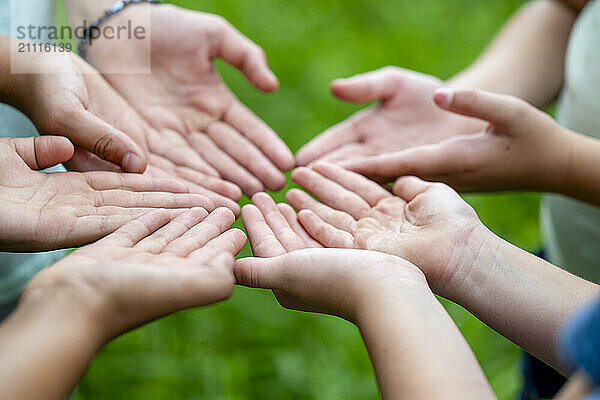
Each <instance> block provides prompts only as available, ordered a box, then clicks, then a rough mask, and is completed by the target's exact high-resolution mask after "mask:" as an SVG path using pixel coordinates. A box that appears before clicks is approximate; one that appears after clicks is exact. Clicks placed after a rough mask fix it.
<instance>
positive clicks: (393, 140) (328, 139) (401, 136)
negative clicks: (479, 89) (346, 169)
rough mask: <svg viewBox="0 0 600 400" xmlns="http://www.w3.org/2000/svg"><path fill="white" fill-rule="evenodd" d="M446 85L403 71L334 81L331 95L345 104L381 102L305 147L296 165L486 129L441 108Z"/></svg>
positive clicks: (395, 69) (376, 152) (388, 69)
mask: <svg viewBox="0 0 600 400" xmlns="http://www.w3.org/2000/svg"><path fill="white" fill-rule="evenodd" d="M441 85H442V81H440V80H439V79H438V78H436V77H433V76H430V75H424V74H420V73H417V72H414V71H410V70H406V69H403V68H399V67H385V68H382V69H379V70H377V71H372V72H368V73H365V74H360V75H356V76H353V77H351V78H347V79H338V80H336V81H334V82H333V83H332V84H331V91H332V93H333V94H334V96H336V97H337V98H339V99H340V100H343V101H347V102H351V103H365V102H369V101H374V100H377V101H380V102H381V103H379V104H377V105H375V106H373V107H370V108H367V109H365V110H363V111H360V112H358V113H356V114H355V115H353V116H352V117H350V118H349V119H347V120H346V121H343V122H341V123H339V124H337V125H335V126H333V127H331V128H329V129H327V130H326V131H325V132H323V133H321V134H320V135H319V136H317V137H316V138H315V139H313V140H312V141H311V142H309V143H308V144H306V145H305V146H304V147H303V148H302V149H300V151H299V152H298V154H297V163H298V164H299V165H307V164H309V163H311V162H313V161H315V160H318V159H322V160H327V161H331V162H338V161H343V160H352V159H355V158H356V157H366V156H374V155H379V154H383V153H389V152H392V151H398V150H403V149H407V148H410V147H413V146H417V145H423V144H429V143H437V142H439V141H441V140H443V139H446V138H448V137H452V136H454V135H457V134H464V133H470V132H475V131H477V130H479V129H481V128H482V127H484V126H485V125H484V124H482V123H481V122H479V121H477V120H473V119H469V118H465V117H462V116H459V115H456V114H452V113H449V112H446V111H443V110H440V109H439V108H437V107H436V106H435V104H434V103H433V101H432V97H433V93H434V91H435V90H436V89H437V88H439V87H441Z"/></svg>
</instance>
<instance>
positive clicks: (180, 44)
mask: <svg viewBox="0 0 600 400" xmlns="http://www.w3.org/2000/svg"><path fill="white" fill-rule="evenodd" d="M68 3H70V4H69V7H70V10H71V11H70V14H71V20H72V22H75V21H80V20H81V19H82V18H85V17H88V20H92V19H94V18H96V16H97V15H99V14H100V13H101V12H103V11H104V10H105V9H106V8H108V6H109V5H110V4H106V2H74V1H72V2H68ZM143 13H146V14H148V13H149V15H150V20H151V22H152V24H151V27H148V31H151V42H150V43H148V46H150V49H151V57H150V58H151V62H150V73H149V74H143V75H140V74H135V73H119V74H111V73H110V71H115V70H116V71H121V72H128V71H131V70H136V69H139V68H142V69H143V67H144V63H145V62H146V61H147V58H146V55H147V54H146V51H145V50H147V48H146V47H145V46H143V45H140V43H138V41H136V40H105V39H100V40H97V41H96V42H95V43H94V44H93V45H92V46H90V48H89V49H88V59H89V61H90V62H91V63H92V64H93V65H94V66H96V67H97V68H98V69H99V70H100V71H103V72H104V75H105V77H106V79H107V80H108V81H109V82H110V83H111V84H112V85H113V87H115V89H116V90H117V91H119V93H120V94H121V95H122V96H123V97H124V98H125V99H126V100H127V101H128V102H129V103H130V104H132V105H133V106H134V107H135V108H136V110H137V111H138V112H139V113H140V114H141V115H142V116H143V117H144V118H145V119H146V120H147V121H148V122H149V123H150V125H151V126H152V127H153V128H154V129H155V130H156V131H158V132H159V135H161V136H162V137H161V139H160V140H162V141H163V142H165V143H168V144H169V145H167V146H166V147H165V148H168V147H169V146H174V145H177V149H178V150H179V151H180V152H184V153H185V154H186V156H185V157H186V159H185V160H184V159H181V158H180V159H177V160H174V159H173V158H171V161H173V162H174V163H175V164H177V165H180V166H183V167H187V168H190V169H193V170H197V171H199V172H202V173H206V174H211V175H214V176H220V177H222V178H223V179H225V180H228V181H231V182H233V183H235V184H237V185H238V186H240V187H241V188H242V190H243V191H244V192H245V193H246V194H249V195H252V194H254V193H256V192H259V191H262V190H264V189H265V188H266V189H270V190H279V189H281V188H282V187H283V185H284V184H285V177H284V176H283V174H282V173H281V171H282V170H289V169H291V168H292V167H293V165H294V158H293V156H292V154H291V152H290V151H289V149H288V148H287V146H286V145H285V144H284V143H283V141H282V140H281V139H280V138H279V137H278V136H277V135H276V134H275V133H274V132H273V131H272V130H271V128H269V127H268V126H267V125H266V124H265V123H264V122H263V121H261V120H260V119H259V118H258V117H257V116H256V115H254V114H253V113H252V112H251V111H250V110H249V109H248V108H246V107H245V106H244V105H243V104H242V103H241V102H240V101H239V100H238V99H237V98H236V97H235V96H234V94H233V93H231V91H230V90H229V89H228V88H227V86H225V84H224V83H223V81H222V80H221V78H220V77H219V75H218V73H217V71H216V69H215V67H214V64H213V60H214V59H215V58H221V59H223V60H224V61H225V62H227V63H229V64H230V65H232V66H234V67H236V68H237V69H239V70H240V71H241V72H242V73H243V74H244V76H245V77H246V78H247V79H248V80H249V81H250V82H251V83H252V84H253V85H254V86H256V87H257V88H258V89H259V90H262V91H265V92H272V91H274V90H276V89H277V87H278V81H277V79H276V78H275V76H274V75H273V73H272V72H271V71H270V69H269V67H268V66H267V63H266V57H265V54H264V51H263V50H262V49H261V48H259V47H258V46H257V45H256V44H254V43H253V42H251V41H250V40H248V39H247V38H246V37H244V36H243V35H242V34H241V33H240V32H238V31H237V30H235V28H233V27H232V26H231V25H230V24H229V23H228V22H227V21H225V20H224V19H223V18H221V17H219V16H216V15H211V14H205V13H199V12H194V11H188V10H184V9H182V8H178V7H175V6H171V5H161V6H159V7H155V6H148V5H136V6H132V7H128V9H126V10H124V11H123V12H122V13H119V14H118V15H116V16H114V17H113V18H112V23H114V24H115V25H118V24H119V23H123V22H126V21H127V20H130V19H132V20H134V21H136V15H142V14H143ZM90 16H91V17H90ZM142 19H143V18H142ZM137 22H139V24H140V25H143V21H141V20H140V18H138V21H137Z"/></svg>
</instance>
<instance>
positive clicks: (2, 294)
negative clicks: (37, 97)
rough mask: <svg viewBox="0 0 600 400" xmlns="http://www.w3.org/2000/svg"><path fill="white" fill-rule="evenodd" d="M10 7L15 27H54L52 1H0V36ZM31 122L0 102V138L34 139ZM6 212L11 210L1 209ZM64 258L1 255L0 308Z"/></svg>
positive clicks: (56, 254) (61, 253)
mask: <svg viewBox="0 0 600 400" xmlns="http://www.w3.org/2000/svg"><path fill="white" fill-rule="evenodd" d="M11 6H12V7H13V8H12V14H13V15H14V18H13V20H12V23H13V24H17V25H16V26H19V25H23V26H28V25H29V24H33V25H36V26H37V25H42V26H50V25H53V24H54V0H12V1H9V0H0V35H3V36H10V23H11ZM37 135H38V132H37V130H36V129H35V126H34V125H33V123H31V121H30V120H29V119H28V118H27V117H26V116H25V115H24V114H23V113H21V112H19V111H18V110H15V109H14V108H12V107H10V106H8V105H6V104H1V103H0V136H10V137H23V136H37ZM0 212H2V213H9V212H10V210H1V211H0ZM65 255H66V252H64V251H58V252H51V253H38V254H13V253H0V306H1V305H5V304H9V303H13V302H14V301H15V300H16V299H17V298H18V296H19V294H20V293H21V291H22V290H23V287H24V286H25V285H26V284H27V282H28V281H29V280H30V279H31V278H32V277H33V275H35V274H36V273H37V272H38V271H40V270H42V269H43V268H46V267H48V266H50V265H52V264H54V263H55V262H56V261H58V260H59V259H61V258H62V257H64V256H65Z"/></svg>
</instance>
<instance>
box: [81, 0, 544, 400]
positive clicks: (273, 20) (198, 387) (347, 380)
mask: <svg viewBox="0 0 600 400" xmlns="http://www.w3.org/2000/svg"><path fill="white" fill-rule="evenodd" d="M176 3H177V4H180V5H182V6H184V7H188V8H195V9H198V10H204V11H208V12H215V13H218V14H221V15H223V16H225V17H226V18H227V19H229V20H230V21H231V22H232V23H233V24H234V25H235V26H237V27H238V28H239V29H240V30H241V31H242V32H243V33H245V34H246V35H248V36H249V37H250V38H252V39H253V40H255V41H256V42H258V43H259V44H260V45H261V46H263V47H264V49H265V50H266V51H267V54H268V55H269V61H270V64H271V66H272V67H273V70H274V71H275V72H276V74H277V75H278V76H279V78H280V80H281V84H282V85H281V86H282V87H281V89H280V90H279V92H277V93H276V94H273V95H269V96H266V95H263V94H259V93H257V92H256V91H254V90H253V89H252V88H251V87H250V85H248V84H247V83H246V82H245V81H244V80H243V78H242V77H241V76H240V75H239V74H238V73H237V72H235V71H233V70H232V69H231V68H229V67H227V66H224V65H223V64H222V63H220V64H219V68H220V70H221V71H222V74H223V76H224V78H225V80H226V81H227V82H228V83H229V84H230V86H231V87H232V89H233V90H234V91H235V92H236V93H237V94H238V95H239V97H240V98H241V99H242V100H243V101H244V102H245V103H246V104H248V105H249V106H250V107H251V108H252V109H253V110H255V111H256V112H257V114H258V115H260V116H261V117H262V118H264V119H265V121H267V122H268V123H269V124H270V125H271V126H272V127H273V128H274V129H275V130H276V131H277V132H278V133H279V134H280V135H281V136H282V137H283V138H284V140H285V141H286V142H287V143H288V144H289V145H290V147H291V148H292V150H294V151H296V150H297V149H298V148H299V147H300V146H301V145H302V144H304V143H305V142H307V141H308V140H309V139H310V138H312V137H313V136H315V135H316V134H317V133H319V132H320V131H322V130H323V129H325V128H326V127H328V126H330V125H331V124H334V123H336V122H338V121H340V120H342V119H344V118H346V117H347V116H349V115H350V114H351V113H353V112H354V111H356V110H357V109H359V108H360V107H359V106H353V105H348V104H343V103H341V102H339V101H336V100H335V99H333V97H332V96H331V95H330V94H329V93H328V84H329V82H330V81H331V80H332V79H334V78H336V77H340V76H349V75H352V74H355V73H359V72H364V71H368V70H372V69H376V68H379V67H382V66H384V65H389V64H393V65H400V66H404V67H408V68H412V69H417V70H420V71H424V72H427V73H432V74H435V75H438V76H440V77H442V78H447V77H449V76H451V75H453V74H454V73H456V72H457V71H459V70H461V69H462V68H464V67H466V66H467V65H468V64H469V63H470V62H471V61H472V60H473V59H474V58H475V57H476V56H477V54H478V53H479V52H480V51H481V50H482V49H483V47H484V46H485V44H486V43H487V42H488V41H489V40H490V38H491V37H492V36H493V35H494V33H495V32H496V31H497V30H498V28H499V27H500V26H501V25H502V24H503V22H504V21H505V20H506V19H507V18H508V16H509V15H510V14H511V13H512V12H513V11H514V10H515V9H516V8H517V7H518V6H519V4H520V3H521V1H520V0H487V1H475V0H455V1H452V2H449V1H446V0H423V1H419V2H416V1H409V0H380V1H377V2H374V1H366V0H302V1H300V0H219V1H216V0H214V1H196V0H194V1H193V0H187V1H184V0H181V1H177V2H176ZM282 193H283V192H281V193H278V194H276V198H278V199H280V200H282V199H283V197H282ZM467 199H468V201H469V202H471V204H473V205H474V206H475V207H476V209H477V211H478V213H479V215H480V216H481V218H482V220H483V221H484V222H485V223H486V224H487V225H488V226H489V227H490V228H492V229H493V230H494V231H495V232H496V233H497V234H499V235H501V236H502V237H504V238H506V239H507V240H509V241H511V242H513V243H515V244H517V245H519V246H521V247H523V248H525V249H529V250H534V249H536V248H537V247H538V246H539V241H540V239H539V234H538V215H537V212H538V211H537V210H538V204H539V197H538V196H537V195H534V194H518V195H517V194H502V195H486V196H469V197H467ZM237 226H240V223H239V222H238V223H237ZM249 255H250V251H249V249H248V248H246V249H245V250H244V251H243V253H242V255H241V256H242V257H246V256H249ZM445 305H446V306H447V308H448V310H449V311H450V313H451V315H452V316H453V318H454V320H455V321H456V323H457V325H458V326H459V327H460V329H461V331H462V332H463V333H464V335H465V337H466V338H467V340H468V342H469V344H470V345H471V347H472V348H473V350H474V352H475V354H476V356H477V358H478V359H479V361H480V363H481V365H482V366H483V369H484V370H485V372H486V375H487V377H488V378H489V379H490V382H491V384H492V386H493V388H494V390H495V392H496V393H497V395H498V396H499V398H500V399H510V398H513V397H514V395H515V393H516V390H517V389H518V387H519V384H520V378H519V370H518V368H519V366H518V362H519V357H520V350H519V349H518V348H517V347H515V346H514V345H512V344H511V343H509V342H508V341H507V340H505V339H503V338H502V337H500V336H499V335H497V334H496V333H495V332H493V331H492V330H490V329H489V328H487V327H486V326H485V325H483V324H482V323H481V322H479V321H478V320H477V319H476V318H474V317H473V316H471V315H470V314H469V313H467V312H466V311H464V310H463V309H462V308H460V307H458V306H456V305H454V304H451V303H449V302H445ZM432 384H435V383H434V382H432ZM74 398H75V399H112V398H126V399H174V398H185V399H232V400H233V399H236V400H237V399H239V400H242V399H263V400H269V399H281V398H286V399H375V398H377V388H376V385H375V380H374V377H373V372H372V368H371V366H370V363H369V359H368V356H367V353H366V351H365V349H364V347H363V345H362V342H361V339H360V336H359V334H358V332H357V330H356V329H355V328H354V327H353V326H351V325H350V324H348V323H346V322H344V321H342V320H339V319H335V318H332V317H326V316H321V315H309V314H302V313H298V312H292V311H286V310H283V309H281V307H279V305H278V304H277V303H276V302H275V300H274V299H273V296H272V295H271V294H270V293H269V292H266V291H258V290H249V289H243V288H240V289H237V290H236V293H235V295H234V296H233V298H232V299H231V300H230V301H228V302H226V303H224V304H221V305H218V306H214V307H209V308H204V309H199V310H192V311H186V312H182V313H178V314H176V315H173V316H171V317H168V318H165V319H163V320H161V321H158V322H155V323H152V324H150V325H148V326H145V327H143V328H140V329H138V330H136V331H134V332H131V333H129V334H127V335H124V336H123V337H121V338H119V339H117V340H115V341H114V342H112V343H111V344H109V345H108V346H106V348H105V349H104V350H103V351H102V352H101V353H100V354H99V355H98V357H97V358H96V359H95V361H94V362H93V364H92V365H91V367H90V368H89V370H88V372H87V374H86V376H85V377H84V379H83V381H82V382H81V383H80V385H79V386H78V387H77V389H76V391H75V394H74Z"/></svg>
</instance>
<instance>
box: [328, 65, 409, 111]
mask: <svg viewBox="0 0 600 400" xmlns="http://www.w3.org/2000/svg"><path fill="white" fill-rule="evenodd" d="M401 79H402V74H401V72H400V71H398V70H397V69H395V68H392V67H385V68H381V69H378V70H376V71H371V72H367V73H364V74H359V75H354V76H353V77H350V78H345V79H336V80H335V81H333V82H332V83H331V92H332V93H333V95H334V96H335V97H337V98H338V99H340V100H343V101H347V102H351V103H366V102H369V101H374V100H382V101H385V100H388V99H390V98H392V97H394V96H395V95H396V94H397V93H398V91H399V86H400V83H401Z"/></svg>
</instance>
